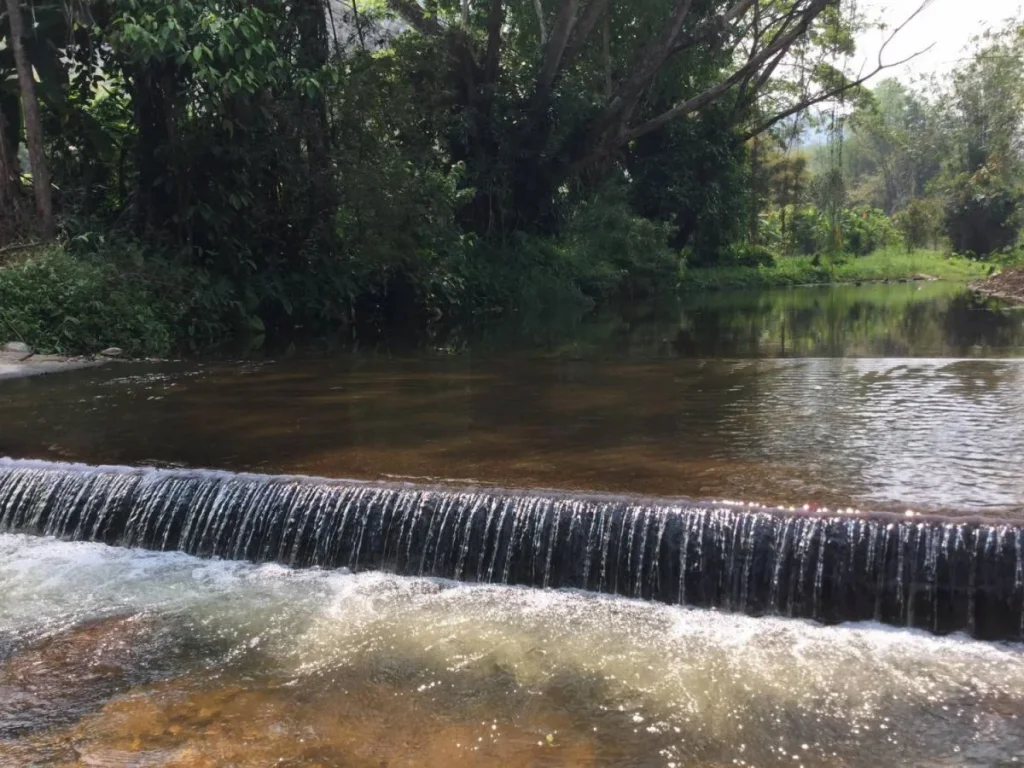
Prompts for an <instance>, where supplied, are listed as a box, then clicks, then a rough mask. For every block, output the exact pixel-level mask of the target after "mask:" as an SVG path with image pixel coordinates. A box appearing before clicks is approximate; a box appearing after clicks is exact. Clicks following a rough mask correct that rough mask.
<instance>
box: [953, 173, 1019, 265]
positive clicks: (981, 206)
mask: <svg viewBox="0 0 1024 768" xmlns="http://www.w3.org/2000/svg"><path fill="white" fill-rule="evenodd" d="M1022 203H1024V190H1022V189H1021V187H1020V186H1019V185H1017V184H1014V183H1013V182H1011V181H1009V180H1007V179H1006V178H1005V176H1003V175H1001V174H999V173H993V172H991V171H990V170H989V169H988V168H987V167H986V168H981V169H980V170H978V171H977V172H976V173H974V174H971V175H970V176H968V175H966V174H962V175H960V176H958V177H957V178H956V179H955V180H953V181H952V182H951V183H950V185H949V193H948V199H947V202H946V210H945V218H946V233H947V235H948V236H949V240H950V243H951V244H952V246H953V250H954V251H956V252H957V253H963V254H969V255H971V256H974V257H978V258H985V257H987V256H990V255H992V254H993V253H998V252H1002V251H1007V250H1009V249H1011V248H1012V247H1013V246H1014V245H1015V244H1016V242H1017V238H1018V234H1019V232H1020V226H1021V205H1022Z"/></svg>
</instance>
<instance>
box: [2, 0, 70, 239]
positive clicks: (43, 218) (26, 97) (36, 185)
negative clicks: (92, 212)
mask: <svg viewBox="0 0 1024 768" xmlns="http://www.w3.org/2000/svg"><path fill="white" fill-rule="evenodd" d="M7 20H8V24H9V26H10V41H11V49H12V51H13V53H14V62H15V65H16V67H17V70H18V87H19V91H20V94H21V104H22V110H23V113H24V120H25V136H26V139H27V143H28V151H29V158H30V160H31V162H32V190H33V192H34V194H35V199H36V212H37V213H38V216H39V228H40V231H41V233H42V236H43V238H44V239H46V240H49V239H51V238H53V236H54V235H55V234H56V231H57V225H56V221H55V219H54V215H53V189H52V186H51V184H50V172H49V167H48V165H47V162H46V152H45V149H44V146H45V137H44V135H43V123H42V120H41V118H40V115H39V100H38V99H37V97H36V85H35V80H34V78H33V74H32V64H31V62H30V61H29V58H28V54H27V52H26V50H25V44H24V38H25V26H24V23H23V21H22V17H21V0H7ZM4 154H5V155H6V154H8V151H7V150H4ZM5 165H6V163H5ZM10 193H11V190H10V189H8V191H7V192H6V194H10Z"/></svg>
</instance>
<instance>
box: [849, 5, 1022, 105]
mask: <svg viewBox="0 0 1024 768" xmlns="http://www.w3.org/2000/svg"><path fill="white" fill-rule="evenodd" d="M920 3H921V0H859V4H858V5H859V10H861V11H862V12H864V13H865V14H866V15H867V17H868V18H869V19H873V20H881V21H883V22H885V23H886V24H887V25H888V26H889V30H886V31H880V30H877V29H874V30H869V31H867V32H865V33H863V34H862V35H860V36H859V37H858V38H857V54H856V56H855V57H854V59H853V60H852V61H851V62H850V67H851V70H852V72H854V73H855V72H857V71H858V70H861V67H862V66H863V70H862V71H864V72H868V71H870V70H871V69H874V67H875V65H876V63H877V61H878V51H879V48H880V47H881V45H882V43H883V42H884V40H885V38H886V37H887V36H888V35H889V34H890V32H891V30H892V29H894V28H895V27H897V26H899V25H900V24H902V23H903V22H904V21H905V20H906V19H907V17H909V16H910V14H912V13H913V12H914V11H915V10H916V9H917V7H918V6H919V5H920ZM1021 13H1022V0H934V2H933V3H932V5H931V6H930V7H928V8H927V9H926V10H925V11H924V12H922V13H921V14H920V15H919V16H918V17H917V18H915V19H914V20H913V21H911V22H910V24H908V25H907V27H906V28H905V29H904V30H903V31H902V32H900V33H899V35H897V36H896V37H895V38H894V39H893V41H892V42H891V43H890V44H889V46H888V47H887V48H886V50H885V57H884V59H883V61H885V62H894V61H899V60H900V59H904V58H906V57H908V56H910V55H912V54H914V53H915V52H917V51H920V50H922V49H924V48H927V47H928V46H929V45H931V44H933V43H934V47H933V48H932V49H931V50H930V51H929V52H928V53H926V54H924V55H922V56H919V57H918V58H916V59H914V60H913V61H912V62H910V63H908V64H905V65H903V66H901V67H898V68H896V69H892V70H888V71H886V72H883V73H881V74H879V75H877V76H876V78H875V79H876V80H879V79H881V78H883V77H897V78H898V79H900V80H902V81H903V82H905V83H911V82H913V81H915V80H917V79H918V78H920V77H922V76H928V75H931V74H939V75H941V74H944V73H946V72H948V71H949V70H951V69H953V68H954V67H955V66H956V65H957V64H959V63H960V62H961V61H962V60H963V59H964V58H965V57H966V56H967V53H966V49H967V46H968V45H969V43H970V41H971V38H972V37H974V36H975V35H978V34H980V33H982V32H984V31H985V30H986V29H1000V28H1002V26H1003V23H1004V22H1005V21H1006V20H1007V19H1010V18H1013V17H1016V16H1019V15H1021ZM870 84H871V83H869V85H870Z"/></svg>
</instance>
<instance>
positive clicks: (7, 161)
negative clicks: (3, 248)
mask: <svg viewBox="0 0 1024 768" xmlns="http://www.w3.org/2000/svg"><path fill="white" fill-rule="evenodd" d="M8 131H9V126H8V125H7V120H6V118H5V117H4V113H3V111H0V237H3V236H4V234H5V232H4V230H5V229H6V228H7V227H8V226H10V223H9V222H13V220H14V218H15V214H16V213H17V211H16V210H15V207H16V205H17V200H18V158H17V157H16V156H15V153H14V149H13V148H12V147H11V145H10V143H9V142H8V140H7V134H8Z"/></svg>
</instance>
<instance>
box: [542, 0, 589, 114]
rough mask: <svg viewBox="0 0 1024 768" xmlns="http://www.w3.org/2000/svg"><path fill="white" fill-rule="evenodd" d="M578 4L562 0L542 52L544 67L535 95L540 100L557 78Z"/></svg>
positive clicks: (573, 1) (548, 91)
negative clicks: (560, 7) (549, 36)
mask: <svg viewBox="0 0 1024 768" xmlns="http://www.w3.org/2000/svg"><path fill="white" fill-rule="evenodd" d="M579 4H580V3H579V0H562V9H561V10H560V11H559V13H558V18H557V19H556V20H555V27H554V29H552V30H551V38H550V39H549V40H548V44H547V46H546V48H545V51H544V66H543V67H541V70H540V75H538V77H537V95H538V97H540V99H541V100H544V99H546V98H547V95H548V93H550V91H551V86H552V85H554V82H555V78H556V77H557V76H558V71H559V69H560V68H561V65H562V57H563V55H564V54H565V49H566V46H567V45H568V44H569V36H570V35H571V34H572V30H573V27H574V26H575V24H576V10H577V9H578V8H579Z"/></svg>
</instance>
